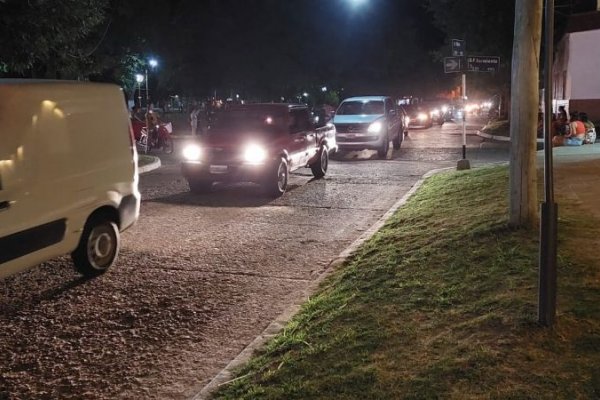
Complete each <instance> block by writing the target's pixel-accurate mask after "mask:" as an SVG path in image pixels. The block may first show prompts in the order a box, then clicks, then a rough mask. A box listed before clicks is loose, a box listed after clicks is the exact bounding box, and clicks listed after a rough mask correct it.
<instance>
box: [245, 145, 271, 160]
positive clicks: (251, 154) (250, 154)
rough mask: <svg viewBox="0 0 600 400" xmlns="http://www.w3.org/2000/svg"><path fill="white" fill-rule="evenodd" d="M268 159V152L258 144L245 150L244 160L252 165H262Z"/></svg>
mask: <svg viewBox="0 0 600 400" xmlns="http://www.w3.org/2000/svg"><path fill="white" fill-rule="evenodd" d="M266 158H267V151H266V150H265V149H264V147H262V146H259V145H257V144H249V145H248V146H246V148H245V149H244V160H245V161H246V162H248V163H250V164H260V163H262V162H263V161H265V160H266Z"/></svg>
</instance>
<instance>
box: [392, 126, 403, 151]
mask: <svg viewBox="0 0 600 400" xmlns="http://www.w3.org/2000/svg"><path fill="white" fill-rule="evenodd" d="M392 144H393V145H394V150H400V146H401V145H402V132H401V131H400V130H398V133H397V134H396V136H394V140H392Z"/></svg>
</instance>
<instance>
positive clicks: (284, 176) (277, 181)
mask: <svg viewBox="0 0 600 400" xmlns="http://www.w3.org/2000/svg"><path fill="white" fill-rule="evenodd" d="M288 178H289V171H288V164H287V161H286V160H285V159H284V158H281V159H280V160H279V162H278V163H276V164H275V167H274V168H273V170H272V171H271V172H270V173H269V174H268V176H267V179H266V181H265V183H264V187H265V190H266V192H267V194H268V195H269V196H271V197H280V196H281V195H283V194H284V193H285V191H286V189H287V185H288Z"/></svg>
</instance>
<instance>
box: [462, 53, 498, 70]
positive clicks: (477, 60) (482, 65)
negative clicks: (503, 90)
mask: <svg viewBox="0 0 600 400" xmlns="http://www.w3.org/2000/svg"><path fill="white" fill-rule="evenodd" d="M499 68H500V57H487V56H469V57H467V71H471V72H498V69H499Z"/></svg>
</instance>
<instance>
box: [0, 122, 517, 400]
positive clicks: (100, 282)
mask: <svg viewBox="0 0 600 400" xmlns="http://www.w3.org/2000/svg"><path fill="white" fill-rule="evenodd" d="M477 124H478V122H477V121H475V125H477ZM475 125H474V126H475ZM460 132H462V130H461V127H460V126H459V125H456V124H452V123H448V124H444V125H443V126H442V127H441V128H440V127H434V128H431V129H427V130H414V131H411V133H410V134H409V136H408V137H407V138H406V140H405V143H404V144H403V147H402V149H401V150H399V151H395V152H390V153H389V155H388V159H387V160H377V159H375V152H370V151H363V152H352V153H347V154H343V155H342V156H340V157H338V158H337V159H336V160H334V161H332V163H331V165H330V170H329V172H328V174H327V176H326V178H325V179H322V180H318V181H315V180H312V177H311V175H310V171H308V170H306V171H301V172H300V173H295V174H293V175H292V177H291V180H290V183H291V185H290V186H291V189H290V190H289V192H287V193H286V194H285V195H284V196H283V197H281V198H280V199H277V200H270V199H267V198H264V197H262V196H261V195H260V190H259V188H258V187H257V186H254V185H251V184H236V185H220V186H217V187H216V188H215V190H214V191H213V193H209V194H204V195H193V194H191V193H189V191H188V190H187V185H186V183H185V181H184V180H183V179H182V178H181V176H180V174H179V167H178V160H177V157H174V156H170V157H164V158H163V160H162V161H163V167H161V168H160V169H158V170H156V171H153V172H151V173H148V174H145V175H143V176H142V177H141V179H140V186H141V191H142V193H143V199H144V200H143V203H142V213H141V217H140V220H139V222H138V224H137V225H136V226H135V227H133V228H132V229H130V230H129V231H127V232H125V233H124V235H123V240H122V253H121V257H120V261H119V265H117V266H116V267H115V268H114V269H113V270H112V271H110V272H109V273H107V274H105V275H104V276H102V277H100V278H97V279H95V280H92V281H83V280H81V279H80V278H79V277H78V276H77V275H76V274H75V273H74V272H72V270H71V267H70V265H69V263H68V260H67V259H59V260H56V261H52V262H50V263H45V264H43V265H41V266H40V267H37V268H34V269H33V270H31V271H29V272H27V273H23V274H20V275H17V276H15V277H11V278H9V279H7V280H5V281H3V282H0V293H1V294H2V295H1V297H0V312H1V314H0V321H1V322H2V326H3V329H2V332H0V354H2V356H0V357H2V360H1V361H2V362H0V398H2V395H3V394H10V395H12V396H13V397H14V398H27V399H33V398H81V397H85V398H88V399H111V398H123V399H125V398H127V399H129V398H148V399H165V398H169V399H185V398H189V397H190V396H192V395H193V394H195V393H196V392H198V391H199V390H200V389H201V388H202V387H203V386H204V385H205V384H206V383H207V382H208V381H209V380H210V379H211V378H212V377H213V376H214V375H215V374H216V373H217V372H218V371H219V370H220V369H222V368H223V367H224V366H225V365H226V364H227V363H228V362H229V361H230V360H231V359H232V358H234V357H235V356H236V355H237V354H238V353H239V352H240V351H241V350H242V349H243V348H244V347H245V346H246V345H247V344H248V343H249V342H251V341H252V340H253V339H254V337H256V336H257V335H258V334H259V333H260V332H261V331H262V330H263V329H264V328H265V327H266V326H267V325H268V324H269V322H270V321H271V320H273V319H274V318H275V317H276V316H278V315H279V314H280V313H281V312H283V311H284V310H285V309H286V308H287V307H288V306H289V305H290V304H292V303H293V301H294V300H295V299H296V297H297V296H298V295H299V294H300V293H301V292H302V290H303V289H304V288H305V287H307V285H309V283H310V282H311V281H312V280H314V279H315V278H316V277H317V276H318V275H319V274H321V273H322V272H323V271H324V270H325V269H326V268H327V265H328V264H329V261H330V260H332V259H333V258H335V257H336V256H337V255H338V254H339V253H340V252H341V251H342V250H343V249H344V248H345V247H347V246H348V245H349V244H350V243H352V242H353V241H354V240H355V239H356V238H357V237H358V236H360V234H361V233H362V232H363V231H364V230H366V229H368V227H369V226H371V225H372V224H373V223H374V222H376V221H377V220H378V219H379V218H380V217H381V216H382V215H383V214H384V213H385V212H386V211H387V210H388V209H389V207H390V206H391V205H393V204H394V203H395V202H396V201H397V200H398V199H399V198H401V197H402V196H403V195H404V194H405V193H406V192H407V191H408V190H409V189H410V188H411V187H412V186H413V185H414V183H415V182H416V181H417V180H418V179H419V178H420V176H421V175H422V174H424V173H425V172H427V171H429V170H431V169H433V168H440V167H453V166H455V165H456V160H457V159H458V158H459V157H460V154H461V146H460V145H461V143H462V138H461V135H460ZM176 145H177V146H179V147H180V146H181V145H182V141H181V140H178V141H177V143H176ZM467 154H468V158H470V159H472V160H473V164H474V165H477V164H478V163H483V162H488V161H501V160H502V159H504V160H506V158H507V151H506V147H496V146H489V145H486V144H485V143H483V142H482V140H481V138H479V137H478V136H476V135H473V134H472V133H470V134H469V135H468V153H467Z"/></svg>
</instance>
